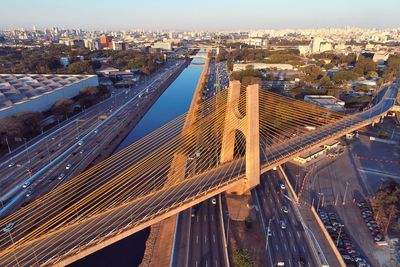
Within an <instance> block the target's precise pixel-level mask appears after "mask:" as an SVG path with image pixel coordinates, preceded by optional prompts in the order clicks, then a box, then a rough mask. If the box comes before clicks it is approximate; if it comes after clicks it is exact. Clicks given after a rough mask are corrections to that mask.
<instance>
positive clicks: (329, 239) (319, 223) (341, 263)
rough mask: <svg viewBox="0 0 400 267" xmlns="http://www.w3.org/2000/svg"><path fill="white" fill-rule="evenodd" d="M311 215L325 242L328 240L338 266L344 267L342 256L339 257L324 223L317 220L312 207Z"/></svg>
mask: <svg viewBox="0 0 400 267" xmlns="http://www.w3.org/2000/svg"><path fill="white" fill-rule="evenodd" d="M311 213H312V215H313V216H314V217H315V220H316V221H317V223H318V225H319V227H320V228H321V230H322V232H323V233H324V236H325V238H326V240H328V244H329V246H330V247H331V249H332V251H333V253H334V254H335V256H336V258H337V260H338V262H339V263H340V266H342V267H346V263H345V262H344V260H343V258H342V255H340V252H339V250H338V249H337V247H336V245H335V243H333V240H332V238H331V236H330V234H329V233H328V231H327V230H326V228H325V225H324V223H323V222H322V221H321V219H320V218H319V216H318V213H317V212H316V211H315V208H314V207H311Z"/></svg>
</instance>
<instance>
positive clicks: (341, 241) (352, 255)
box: [318, 206, 370, 267]
mask: <svg viewBox="0 0 400 267" xmlns="http://www.w3.org/2000/svg"><path fill="white" fill-rule="evenodd" d="M318 215H319V217H320V218H321V220H322V222H323V223H324V225H325V228H326V229H327V231H328V232H329V235H330V236H331V238H332V241H333V242H334V243H335V245H336V247H337V248H338V250H339V252H340V254H341V255H342V257H343V260H344V261H345V263H346V264H347V265H348V266H359V267H367V266H370V264H369V263H368V261H367V260H366V258H365V255H364V254H363V253H362V252H361V249H360V245H359V244H357V243H356V242H355V239H354V237H352V236H351V235H350V234H349V232H348V230H347V227H346V225H345V224H344V223H343V221H342V220H341V218H340V217H339V216H338V215H337V214H336V212H335V209H334V208H333V207H332V206H328V207H324V208H320V209H319V211H318Z"/></svg>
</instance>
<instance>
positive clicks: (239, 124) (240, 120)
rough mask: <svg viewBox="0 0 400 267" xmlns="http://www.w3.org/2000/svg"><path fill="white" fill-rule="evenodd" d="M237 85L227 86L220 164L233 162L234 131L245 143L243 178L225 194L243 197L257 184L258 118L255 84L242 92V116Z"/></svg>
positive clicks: (258, 160)
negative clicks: (241, 136) (242, 136)
mask: <svg viewBox="0 0 400 267" xmlns="http://www.w3.org/2000/svg"><path fill="white" fill-rule="evenodd" d="M240 87H241V83H240V82H239V81H232V82H230V86H229V89H228V90H229V91H228V97H227V104H226V112H225V121H224V130H223V135H222V144H221V157H220V162H221V164H222V163H225V162H228V161H231V160H233V159H234V149H235V142H234V141H233V142H232V140H235V136H236V131H240V132H241V133H242V134H243V135H244V136H245V139H246V155H245V161H246V177H245V179H244V182H243V184H242V185H239V186H237V187H235V188H232V189H231V190H230V191H229V192H228V193H233V194H237V195H243V194H245V193H246V192H248V191H249V190H250V189H252V188H253V187H255V186H257V185H258V184H259V183H260V115H259V109H260V107H259V92H260V85H259V83H256V84H252V85H249V86H247V88H246V114H245V115H243V114H241V113H240V110H239V100H240Z"/></svg>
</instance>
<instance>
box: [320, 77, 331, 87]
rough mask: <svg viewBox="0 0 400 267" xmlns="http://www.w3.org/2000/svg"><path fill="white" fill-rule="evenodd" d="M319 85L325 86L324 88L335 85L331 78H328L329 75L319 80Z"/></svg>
mask: <svg viewBox="0 0 400 267" xmlns="http://www.w3.org/2000/svg"><path fill="white" fill-rule="evenodd" d="M319 84H320V85H321V86H323V87H329V86H332V85H333V83H332V81H331V79H330V78H329V76H327V75H325V76H324V77H322V78H321V79H320V80H319Z"/></svg>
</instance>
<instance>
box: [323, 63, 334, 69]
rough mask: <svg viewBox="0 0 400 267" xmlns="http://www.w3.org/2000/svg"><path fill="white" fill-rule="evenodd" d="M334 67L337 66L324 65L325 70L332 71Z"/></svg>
mask: <svg viewBox="0 0 400 267" xmlns="http://www.w3.org/2000/svg"><path fill="white" fill-rule="evenodd" d="M334 66H335V65H333V64H332V63H328V64H325V65H324V69H326V70H330V69H332V68H333V67H334Z"/></svg>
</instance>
